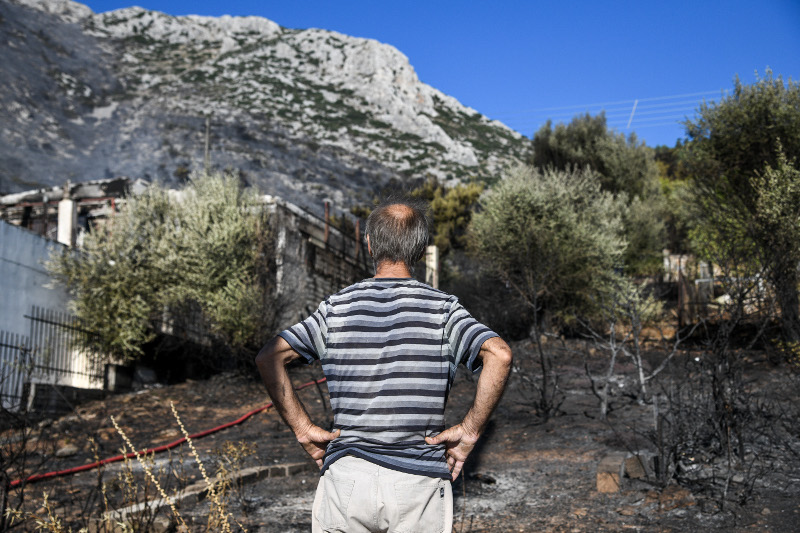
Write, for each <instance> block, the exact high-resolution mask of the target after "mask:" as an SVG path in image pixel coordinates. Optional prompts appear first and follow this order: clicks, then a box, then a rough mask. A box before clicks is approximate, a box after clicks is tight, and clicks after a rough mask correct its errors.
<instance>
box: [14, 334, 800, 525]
mask: <svg viewBox="0 0 800 533" xmlns="http://www.w3.org/2000/svg"><path fill="white" fill-rule="evenodd" d="M513 348H514V351H515V356H516V357H517V358H518V359H519V358H524V357H530V350H531V347H530V346H529V345H528V344H526V343H520V344H517V345H516V346H514V347H513ZM526 354H528V355H526ZM559 372H560V375H561V381H560V383H561V387H562V390H564V392H565V401H564V403H563V405H562V406H561V411H562V413H561V414H560V415H559V416H557V417H555V418H552V419H550V420H549V421H547V422H546V423H541V421H540V420H539V419H538V418H537V417H536V416H535V414H534V412H533V411H532V408H531V406H530V404H529V402H527V401H525V395H524V394H523V389H522V388H521V386H520V380H519V378H518V376H515V375H512V379H511V382H510V385H509V389H508V390H507V393H506V395H505V396H504V398H503V401H502V403H501V405H500V406H499V408H498V410H497V412H496V413H495V415H494V417H493V420H492V422H491V424H490V427H489V428H488V430H487V432H486V434H485V435H484V437H483V439H482V441H481V443H480V445H479V448H478V449H477V450H476V451H475V452H474V453H473V456H472V457H471V458H470V461H469V462H468V464H467V465H466V468H465V473H466V475H465V476H462V478H460V479H459V480H458V481H456V483H455V484H454V495H455V524H454V531H458V532H467V531H469V532H489V531H498V532H499V531H554V532H556V531H557V532H590V531H591V532H594V531H627V530H630V531H639V532H668V531H674V532H683V531H686V532H691V531H726V532H727V531H743V532H744V531H777V532H790V531H798V526H797V524H798V523H799V522H800V459H798V457H797V456H796V455H791V454H789V455H784V456H781V457H778V458H777V459H773V460H771V462H770V463H769V465H767V466H768V467H764V468H762V470H759V471H758V472H757V474H752V471H748V472H744V473H743V474H742V475H741V476H740V477H739V478H738V479H741V481H740V482H739V484H740V485H745V484H749V483H752V484H753V490H752V493H751V494H750V495H749V496H750V497H749V501H747V502H746V503H745V504H744V505H740V503H739V502H737V501H732V500H734V499H735V498H732V497H729V498H728V499H727V500H721V499H720V498H719V497H718V495H715V494H713V493H711V492H709V491H708V490H705V489H703V488H702V487H701V486H700V485H696V484H695V485H690V486H686V487H679V486H677V485H671V486H668V487H659V486H658V485H657V484H655V483H653V482H650V481H648V480H646V479H645V480H633V479H623V480H622V487H621V491H620V492H616V493H610V494H605V493H600V492H598V491H597V489H596V471H597V465H598V463H599V461H600V460H601V459H602V458H603V457H605V456H606V455H607V454H609V453H611V452H615V451H616V452H626V451H629V450H633V449H652V447H653V445H652V443H651V442H650V440H649V438H648V434H649V433H648V431H649V429H650V428H651V426H652V415H651V408H650V407H649V406H639V405H637V404H635V403H632V402H628V403H627V404H624V405H623V404H620V408H619V409H617V410H616V411H614V412H612V414H611V415H610V417H609V421H608V422H604V421H601V420H598V419H597V418H596V415H597V405H598V403H597V399H596V398H595V397H594V396H593V395H592V394H591V391H590V389H589V386H588V381H587V380H586V378H585V374H584V369H583V361H582V360H574V361H570V360H561V361H560V362H559ZM789 375H790V374H789V373H788V372H787V371H786V369H785V368H782V367H774V366H772V365H771V363H769V361H767V360H766V359H764V358H760V359H759V358H757V357H756V358H754V362H753V363H752V364H751V366H750V368H749V370H748V376H749V379H748V381H747V382H748V384H749V386H751V387H754V388H757V389H759V390H767V391H769V390H776V391H777V390H785V387H784V386H783V385H785V383H784V382H783V380H785V379H787V376H789ZM315 377H321V373H320V370H319V369H318V368H310V367H305V368H298V369H294V371H293V379H294V380H295V382H296V383H297V384H300V383H304V382H307V381H309V380H311V379H313V378H315ZM475 385H476V380H475V379H474V378H472V377H471V376H466V375H464V374H459V376H458V379H457V382H456V384H455V385H454V387H453V391H452V394H451V397H450V400H449V404H448V421H449V422H451V423H455V422H457V421H458V420H460V417H461V416H463V414H464V413H465V412H466V410H467V409H468V408H469V406H470V404H471V401H472V397H473V394H474V390H475ZM778 385H781V386H778ZM794 392H795V394H796V395H797V396H800V391H798V390H797V388H794ZM299 395H300V397H301V399H302V400H303V402H304V403H305V405H306V406H307V408H308V410H309V412H310V414H311V415H312V418H314V419H315V421H317V422H318V423H320V424H321V425H324V424H327V423H329V422H330V420H331V417H330V413H329V412H328V410H327V399H326V397H325V387H324V385H322V386H321V387H320V389H319V390H317V389H316V387H310V388H307V389H304V390H303V391H301V392H300V393H299ZM797 396H795V397H794V398H793V401H795V402H796V401H797V399H798V398H797ZM170 401H172V402H174V404H175V406H176V408H177V410H178V412H179V414H180V416H181V418H182V420H183V422H184V424H185V426H186V429H187V430H188V431H189V432H190V433H193V432H197V431H201V430H204V429H208V428H211V427H214V426H217V425H219V424H222V423H225V422H229V421H232V420H234V419H236V418H238V417H240V416H241V415H243V414H244V413H246V412H248V411H250V410H253V409H256V408H258V407H260V406H262V405H264V404H265V403H266V402H267V401H268V398H267V397H266V393H265V392H264V390H263V387H262V386H261V385H260V384H259V383H257V382H255V381H252V380H247V379H244V378H242V377H237V376H234V375H220V376H216V377H214V378H212V379H210V380H207V381H197V382H191V381H190V382H187V383H182V384H179V385H173V386H169V387H160V388H153V389H148V390H143V391H139V392H136V393H129V394H123V395H119V396H113V397H109V398H107V399H106V400H105V401H102V402H94V403H91V404H86V405H83V406H81V407H79V408H77V410H76V412H75V413H73V414H71V415H68V416H66V417H63V418H61V419H59V420H56V421H53V422H52V424H50V423H48V422H45V423H42V424H40V428H38V429H37V430H36V431H35V432H34V434H33V435H34V436H38V437H40V441H39V442H38V444H36V443H32V444H31V445H30V446H31V449H32V450H33V451H32V454H31V456H32V457H34V458H35V459H37V460H38V461H44V464H43V465H41V466H39V467H38V470H39V471H47V470H58V469H63V468H69V467H73V466H77V465H81V464H85V463H88V462H91V461H93V460H94V457H108V456H111V455H115V454H117V453H119V450H120V448H121V447H122V445H123V441H122V439H121V438H120V436H119V434H118V433H117V432H116V431H115V430H114V428H113V426H112V425H111V422H110V419H109V417H110V416H114V417H115V418H116V420H117V422H118V423H119V425H120V427H121V428H122V430H123V431H124V432H125V433H126V434H127V435H128V437H129V438H130V439H131V441H132V442H133V444H134V445H135V446H136V447H137V448H142V447H146V446H148V447H149V446H158V445H161V444H165V443H167V442H171V441H174V440H176V439H178V438H180V436H181V432H180V429H179V427H178V424H177V422H176V421H175V419H174V417H173V415H172V413H171V411H170V407H169V402H170ZM620 401H624V398H620ZM48 432H49V434H51V435H52V436H53V437H54V438H53V439H52V440H49V441H46V438H45V437H46V435H47V434H48ZM6 436H8V434H7V435H6ZM89 436H92V437H93V438H94V439H95V442H96V444H95V445H92V444H91V442H90V441H89V440H88V437H89ZM794 437H795V438H797V437H800V434H798V432H797V431H795V434H794ZM226 443H228V444H227V448H226ZM230 443H233V447H231V444H230ZM34 444H36V445H34ZM67 445H74V446H75V447H76V448H77V451H76V453H74V455H70V456H68V457H63V458H57V457H55V455H54V452H55V450H57V449H63V448H64V446H67ZM195 445H196V447H197V450H198V453H199V456H200V459H201V461H202V463H203V464H204V465H205V467H206V469H207V470H208V471H209V472H214V471H215V470H216V468H217V467H218V466H219V465H224V464H226V462H225V461H226V460H228V464H230V462H231V461H233V462H234V463H235V464H236V465H239V466H245V467H246V466H257V465H273V464H285V463H295V462H305V463H306V464H309V467H311V466H313V465H312V464H311V463H310V460H309V459H308V458H307V457H306V456H305V455H304V453H303V451H302V449H301V448H300V446H299V445H297V444H296V443H295V441H294V438H293V436H292V435H291V433H290V432H289V431H288V429H287V428H286V427H285V426H284V425H283V423H282V422H281V420H280V418H279V417H278V415H277V413H275V412H274V411H268V412H265V413H259V414H257V415H255V416H254V417H252V418H250V419H249V420H248V421H246V422H244V423H243V424H241V425H238V426H235V427H233V428H230V429H228V430H225V431H222V432H220V433H216V434H214V435H211V436H208V437H205V438H203V439H199V440H196V441H195ZM37 446H38V447H37ZM34 448H35V450H34ZM795 449H797V448H795ZM236 450H239V452H238V453H239V454H240V455H242V454H243V455H244V458H242V459H241V460H238V459H237V452H236ZM237 461H238V462H237ZM35 462H36V461H31V463H35ZM149 464H150V468H151V469H152V470H153V471H154V472H156V474H157V475H159V476H160V479H161V480H162V483H163V484H164V486H165V488H166V490H167V492H169V493H172V492H173V491H175V490H180V489H182V488H183V487H185V486H187V485H188V484H191V483H192V482H195V481H197V480H199V479H200V473H199V471H198V469H197V465H196V462H195V461H194V459H193V457H192V456H191V454H190V451H189V449H188V447H187V446H186V445H183V446H181V447H179V448H177V449H175V450H173V451H171V452H169V453H165V454H160V455H157V456H155V458H154V459H151V460H150V463H149ZM762 466H763V465H762ZM127 472H130V473H132V477H129V478H128V479H130V480H133V481H130V482H126V481H125V479H126V478H125V474H126V473H127ZM317 477H318V476H317V474H315V472H314V471H313V470H312V469H311V468H309V469H307V470H306V471H305V472H302V473H299V474H296V475H291V476H288V477H277V478H268V479H263V480H261V481H258V482H255V483H250V484H246V485H244V486H242V487H241V488H239V489H234V490H232V491H231V493H230V495H229V497H228V501H229V504H228V509H229V511H230V512H231V515H232V517H234V518H235V519H236V521H238V522H239V523H240V524H241V525H243V526H244V527H246V528H247V530H248V531H260V532H276V533H277V532H281V533H284V532H291V531H309V530H310V522H311V520H310V509H311V503H312V500H313V496H314V489H315V487H316V482H317ZM734 479H737V478H736V477H734ZM103 485H105V495H106V499H107V501H108V504H107V505H108V507H107V508H109V509H113V508H117V507H122V506H123V505H125V504H130V503H133V502H136V501H142V500H143V499H150V498H153V497H154V489H153V487H152V485H151V484H148V483H146V481H144V480H143V478H142V476H141V467H140V466H139V465H138V464H136V462H135V461H131V462H130V463H127V464H126V463H115V464H112V465H107V466H106V467H104V468H103V469H102V470H95V471H91V472H83V473H80V474H75V475H72V476H69V477H62V478H58V479H53V480H47V481H43V482H40V483H37V484H32V485H29V486H27V487H26V488H25V490H24V494H25V498H26V503H25V508H26V509H27V510H28V511H29V512H33V513H36V514H38V515H39V516H44V515H45V514H46V509H45V508H44V507H43V506H42V493H43V492H47V493H48V495H49V500H50V502H51V505H50V507H51V510H52V511H53V512H54V513H56V514H57V515H59V516H63V517H64V520H65V522H67V523H69V524H71V525H72V527H73V528H74V529H75V530H76V531H77V530H78V529H79V528H80V527H84V526H90V523H91V522H92V519H93V517H98V516H100V515H101V514H102V512H103V510H104V509H105V508H106V504H104V502H103V491H102V490H100V487H102V486H103ZM126 485H127V486H126ZM735 485H736V482H733V483H732V486H731V487H730V488H729V495H730V494H735V493H737V490H739V489H746V488H747V487H736V486H735ZM131 487H136V490H132V489H131ZM145 492H147V494H144V493H145ZM739 492H746V491H742V490H739ZM12 496H13V497H12V503H14V502H17V501H18V500H15V498H18V497H19V494H18V492H15V493H13V494H12ZM208 508H209V504H208V502H207V500H206V501H203V502H201V503H189V502H184V503H183V504H182V505H181V507H180V509H179V512H180V514H181V515H182V516H183V517H184V519H185V520H186V521H187V522H188V523H189V524H191V529H192V530H196V531H204V530H206V529H207V516H208ZM160 513H161V514H162V515H164V516H169V515H170V511H169V510H168V509H166V510H163V511H160ZM33 528H34V525H33V522H32V521H31V520H29V521H28V522H24V523H22V524H21V525H19V526H18V528H17V529H15V530H21V531H29V530H33ZM148 529H154V528H142V530H148ZM216 529H217V528H216V527H212V528H210V530H216ZM234 529H236V528H234Z"/></svg>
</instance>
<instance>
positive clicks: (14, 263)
mask: <svg viewBox="0 0 800 533" xmlns="http://www.w3.org/2000/svg"><path fill="white" fill-rule="evenodd" d="M65 250H66V247H65V246H64V245H63V244H59V243H57V242H55V241H51V240H49V239H45V238H43V237H41V236H40V235H37V234H35V233H32V232H30V231H28V230H26V229H23V228H20V227H17V226H14V225H13V224H9V223H8V222H5V221H2V220H0V330H5V331H8V332H10V333H16V334H20V335H25V336H27V335H28V333H29V331H30V321H29V320H27V319H25V317H24V315H26V314H30V311H31V307H32V306H34V305H36V306H39V307H44V308H47V309H55V310H58V311H66V310H67V302H68V301H69V297H68V295H67V292H66V291H65V290H64V289H62V288H48V287H47V286H48V285H50V284H51V278H50V276H49V275H48V273H47V271H46V270H45V268H44V262H45V261H47V259H48V258H49V257H50V254H51V253H53V252H56V253H62V252H64V251H65Z"/></svg>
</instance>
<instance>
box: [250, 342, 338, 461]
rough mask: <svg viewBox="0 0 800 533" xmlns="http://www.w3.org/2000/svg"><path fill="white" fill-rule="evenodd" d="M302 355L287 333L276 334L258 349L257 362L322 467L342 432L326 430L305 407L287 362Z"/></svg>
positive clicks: (269, 389)
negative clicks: (298, 395) (327, 454)
mask: <svg viewBox="0 0 800 533" xmlns="http://www.w3.org/2000/svg"><path fill="white" fill-rule="evenodd" d="M299 357H300V354H298V353H297V352H296V351H294V350H293V349H292V347H291V346H290V345H289V343H288V342H286V340H285V339H284V338H283V337H275V338H274V339H272V340H271V341H269V342H268V343H267V344H266V345H265V346H264V347H263V348H261V351H260V352H258V355H257V356H256V366H257V367H258V372H259V373H260V374H261V379H262V380H264V385H266V386H267V392H269V396H270V398H271V399H272V403H273V404H274V405H275V408H276V409H277V410H278V413H279V414H280V415H281V418H283V420H284V421H285V422H286V424H288V426H289V427H290V428H291V429H292V431H293V432H294V435H295V437H296V438H297V441H298V442H299V443H300V444H301V445H302V446H303V448H304V449H305V450H306V452H307V453H308V454H309V455H310V456H311V458H312V459H314V461H316V463H317V466H319V467H320V468H322V459H323V457H324V456H325V449H326V448H327V445H328V443H329V442H330V441H332V440H333V439H335V438H336V437H338V436H339V430H338V429H337V430H336V431H334V432H330V431H325V430H324V429H322V428H321V427H319V426H317V425H315V424H314V423H313V422H312V421H311V418H310V417H309V416H308V413H306V410H305V409H304V408H303V404H302V403H301V402H300V398H298V397H297V392H296V391H295V390H294V387H293V386H292V380H291V379H290V378H289V373H288V372H287V371H286V365H287V364H289V363H290V362H292V361H294V360H295V359H298V358H299Z"/></svg>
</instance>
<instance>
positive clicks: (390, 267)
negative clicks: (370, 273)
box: [375, 261, 411, 279]
mask: <svg viewBox="0 0 800 533" xmlns="http://www.w3.org/2000/svg"><path fill="white" fill-rule="evenodd" d="M410 277H411V272H409V271H408V267H407V266H406V264H405V263H403V262H399V263H390V262H388V261H383V262H382V263H381V264H379V265H378V268H377V269H376V272H375V279H377V278H410Z"/></svg>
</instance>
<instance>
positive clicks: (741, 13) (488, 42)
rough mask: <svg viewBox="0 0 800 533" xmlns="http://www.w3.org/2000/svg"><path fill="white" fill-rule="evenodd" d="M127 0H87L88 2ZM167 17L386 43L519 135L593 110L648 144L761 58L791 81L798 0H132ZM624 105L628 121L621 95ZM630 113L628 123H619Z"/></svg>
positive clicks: (673, 130)
mask: <svg viewBox="0 0 800 533" xmlns="http://www.w3.org/2000/svg"><path fill="white" fill-rule="evenodd" d="M132 1H133V0H128V1H126V0H92V1H89V2H87V4H88V5H89V7H91V8H92V9H93V10H94V11H96V12H101V11H108V10H112V9H117V8H120V7H127V6H129V5H133V4H132V3H131V2H132ZM136 5H140V6H142V7H144V8H147V9H154V10H158V11H163V12H166V13H169V14H172V15H186V14H199V15H211V16H218V15H223V14H229V15H257V16H263V17H266V18H268V19H270V20H273V21H275V22H277V23H278V24H280V25H282V26H285V27H289V28H323V29H327V30H335V31H338V32H341V33H345V34H348V35H353V36H356V37H368V38H371V39H376V40H378V41H381V42H384V43H388V44H391V45H393V46H395V47H396V48H398V49H399V50H400V51H401V52H403V53H404V54H405V55H407V56H408V57H409V59H410V61H411V64H412V65H413V66H414V68H415V69H416V71H417V74H418V75H419V78H420V79H421V80H422V81H423V82H425V83H428V84H430V85H432V86H434V87H436V88H437V89H439V90H441V91H443V92H445V93H447V94H449V95H451V96H454V97H455V98H457V99H458V100H459V101H461V103H463V104H465V105H468V106H470V107H472V108H474V109H477V110H478V111H480V112H481V113H483V114H485V115H487V116H489V117H490V118H496V119H498V120H501V121H502V122H504V123H506V124H507V125H509V126H510V127H512V128H514V129H516V130H517V131H519V132H520V133H522V134H524V135H527V136H532V135H533V133H534V132H535V131H536V129H538V127H539V126H540V125H541V124H542V122H544V120H546V119H547V118H552V119H554V121H556V122H559V121H569V119H570V118H571V117H572V116H574V115H575V114H577V113H582V112H586V111H588V112H591V113H593V114H594V113H597V112H599V111H600V110H601V109H605V110H606V114H607V116H608V119H609V125H610V126H612V127H614V128H616V129H617V130H618V131H620V132H623V133H625V134H628V133H630V132H635V133H636V135H637V136H638V137H639V138H640V139H642V140H645V141H646V142H647V144H649V145H651V146H652V145H658V144H669V145H673V144H674V143H675V140H676V139H678V138H682V137H683V136H684V129H683V127H682V126H681V125H680V124H679V123H678V122H679V121H681V120H683V118H684V117H686V116H692V115H693V113H694V110H695V109H696V107H697V104H698V103H699V102H700V101H701V100H702V99H703V98H707V99H710V100H714V99H718V98H719V97H720V95H721V94H722V91H724V90H730V89H731V87H732V86H733V78H734V76H735V75H737V74H738V75H739V77H740V78H741V79H742V80H743V81H744V82H745V83H751V82H753V81H754V80H755V79H756V77H755V72H756V71H758V72H759V73H762V74H763V72H764V70H765V69H766V68H767V67H770V68H772V70H773V71H774V73H775V74H781V75H783V77H784V78H790V77H791V78H792V79H794V80H796V81H800V0H762V1H759V2H753V1H738V0H733V1H732V0H727V1H719V0H714V1H700V0H695V1H691V2H684V1H672V2H652V1H615V2H598V1H556V2H553V1H548V2H538V1H537V2H533V1H530V2H525V1H497V2H486V1H483V2H478V1H466V0H462V1H460V2H455V1H441V2H432V1H430V0H428V1H424V2H423V1H417V0H406V1H403V2H397V1H394V2H389V1H386V0H371V1H362V0H359V1H338V2H334V1H330V0H329V1H321V0H319V1H317V0H315V1H310V0H309V1H305V0H281V1H276V0H262V1H253V0H242V1H237V2H230V1H228V2H222V1H218V0H194V1H186V0H136ZM635 100H638V102H637V103H636V112H635V113H634V114H633V119H632V120H631V112H632V110H633V106H634V101H635ZM629 121H630V127H628V122H629Z"/></svg>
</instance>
